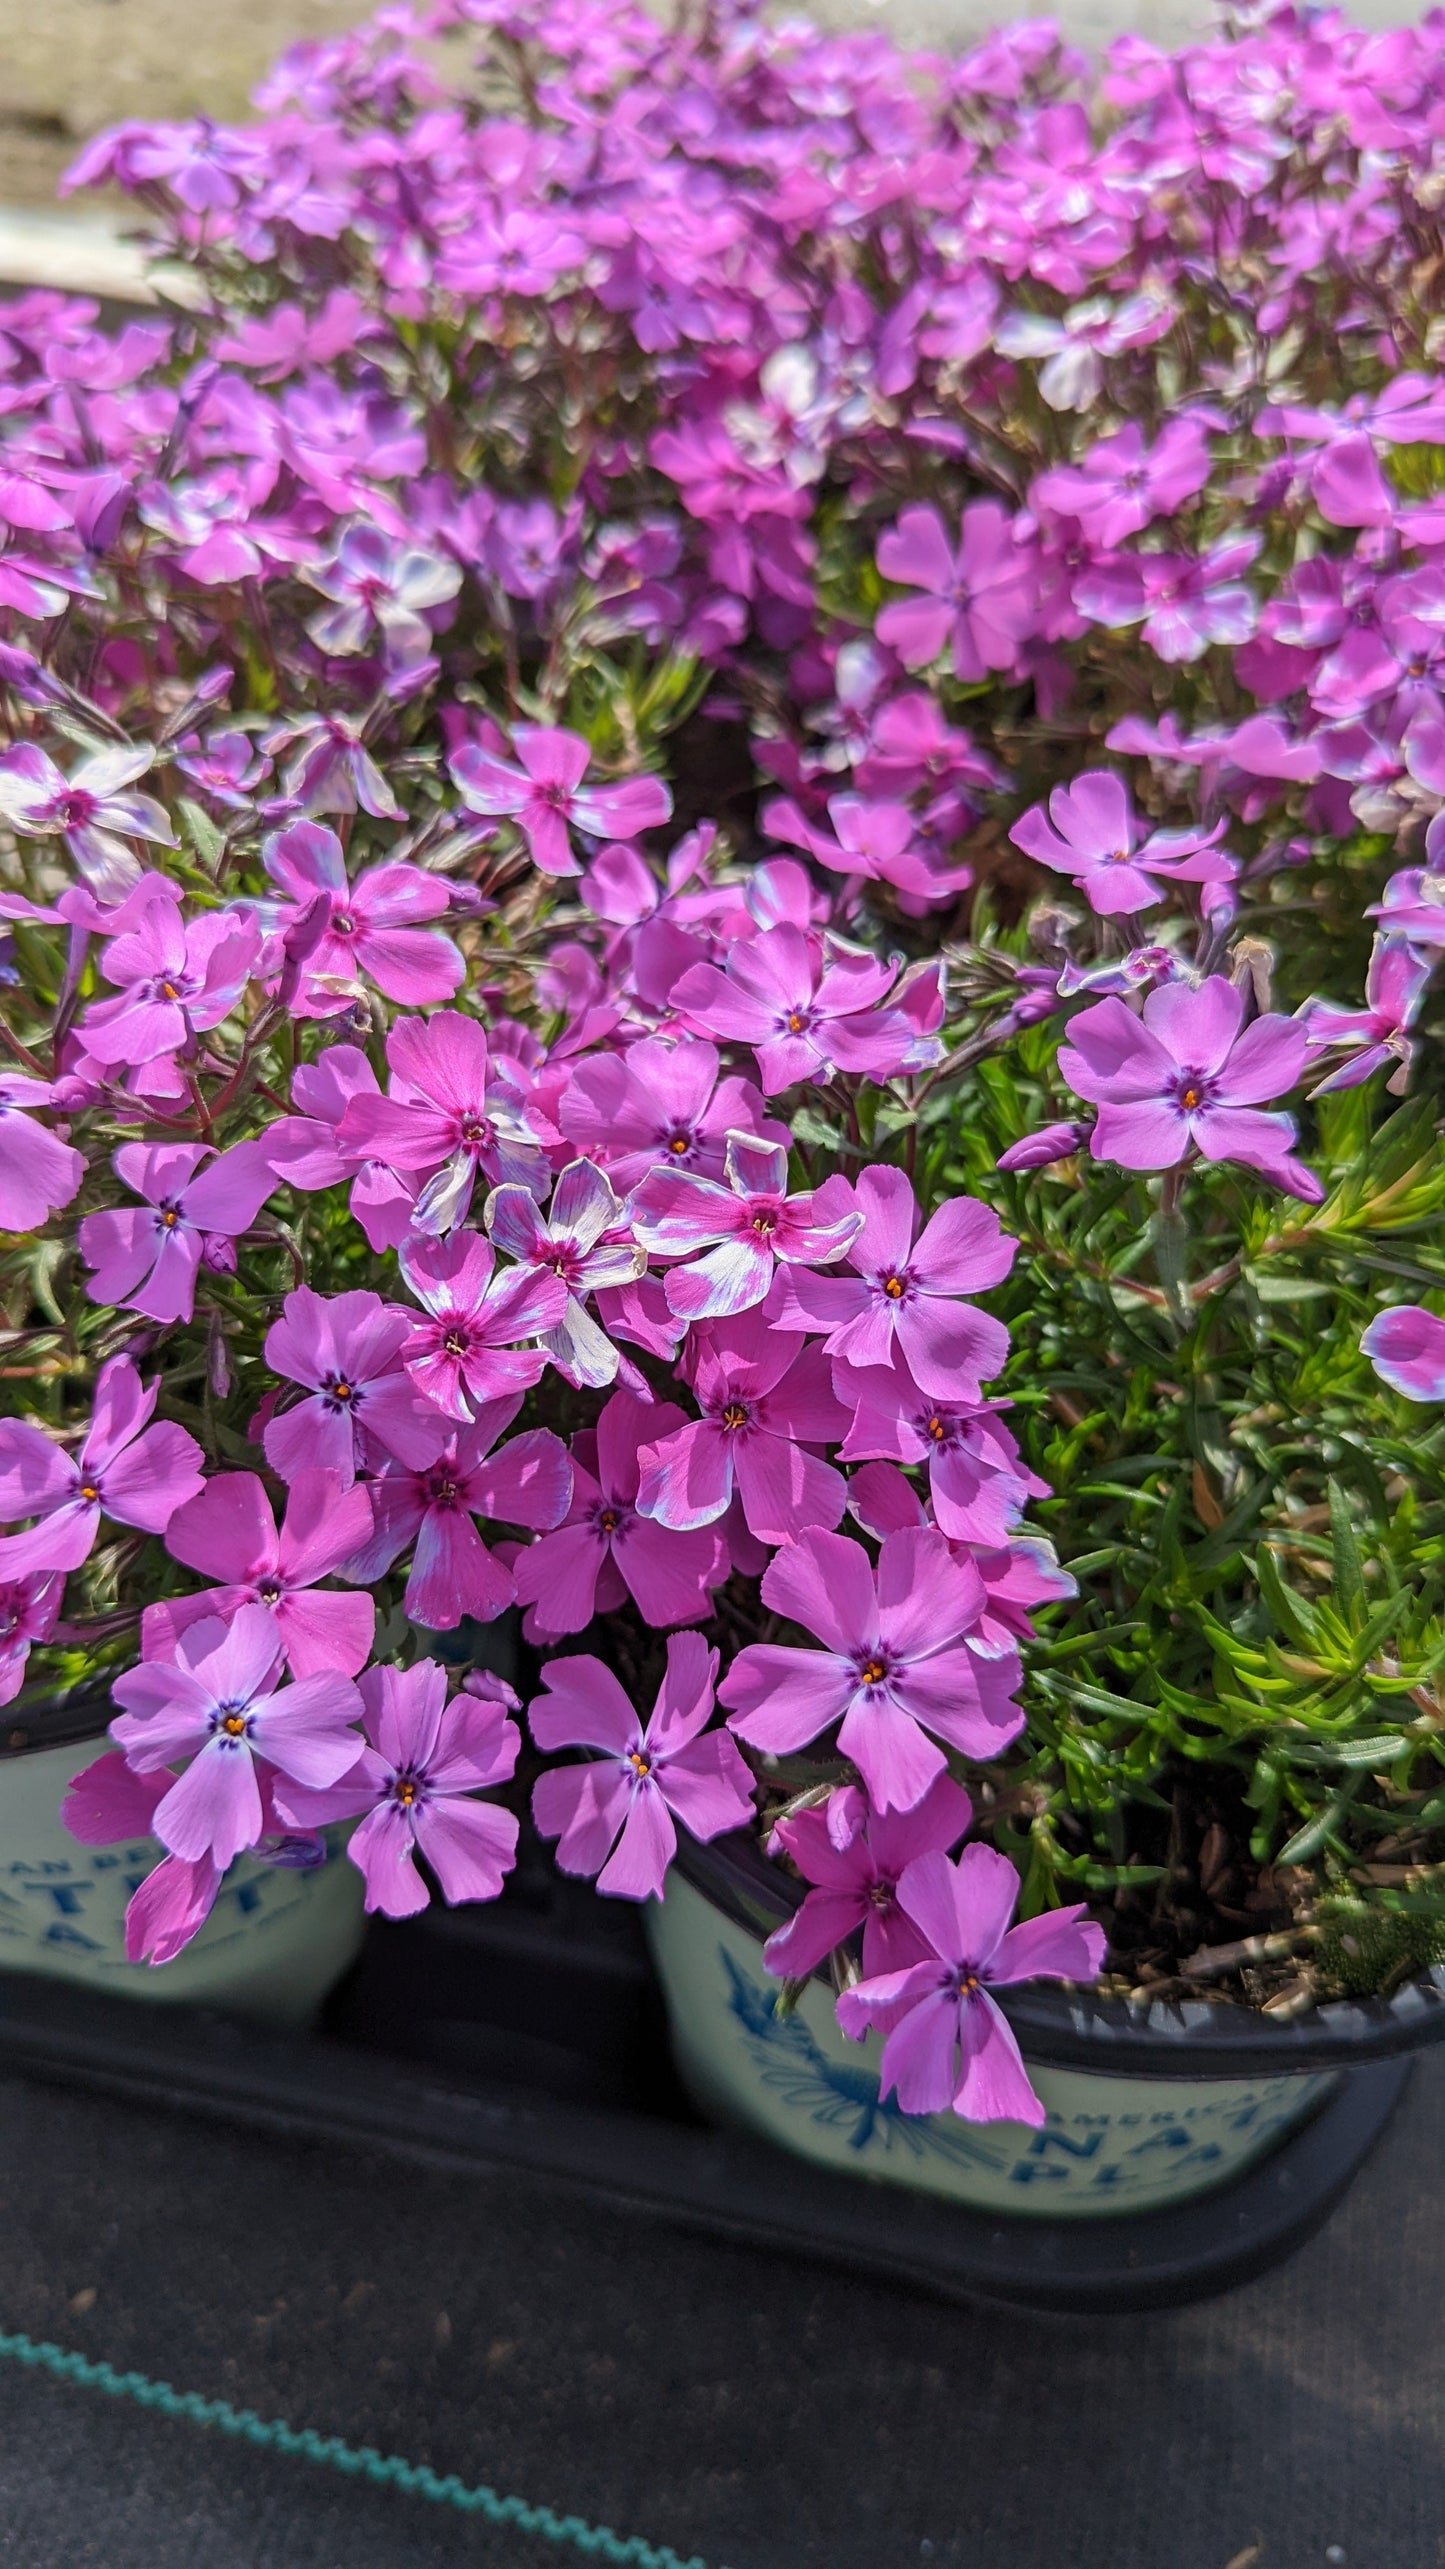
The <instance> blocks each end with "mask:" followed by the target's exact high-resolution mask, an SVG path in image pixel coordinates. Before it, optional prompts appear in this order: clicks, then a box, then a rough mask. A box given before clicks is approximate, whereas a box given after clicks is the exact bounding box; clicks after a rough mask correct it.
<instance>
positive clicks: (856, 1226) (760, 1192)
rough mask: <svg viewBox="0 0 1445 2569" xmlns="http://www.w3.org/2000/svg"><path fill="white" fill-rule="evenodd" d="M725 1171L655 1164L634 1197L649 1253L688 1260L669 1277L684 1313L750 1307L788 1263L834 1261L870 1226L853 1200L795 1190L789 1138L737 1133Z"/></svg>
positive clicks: (702, 1316) (711, 1316)
mask: <svg viewBox="0 0 1445 2569" xmlns="http://www.w3.org/2000/svg"><path fill="white" fill-rule="evenodd" d="M724 1174H725V1179H726V1183H725V1184H724V1185H722V1186H718V1185H715V1184H714V1183H713V1181H712V1179H710V1178H704V1177H696V1176H693V1175H692V1174H690V1173H689V1172H688V1171H687V1170H685V1169H670V1168H661V1169H654V1170H653V1171H652V1172H651V1174H650V1175H649V1176H647V1177H645V1178H644V1179H643V1181H642V1184H641V1186H640V1187H638V1189H637V1191H636V1193H635V1194H634V1196H633V1197H632V1200H631V1214H632V1227H633V1231H634V1233H635V1234H636V1237H637V1238H638V1239H639V1240H640V1241H641V1243H642V1246H643V1247H644V1249H646V1251H647V1252H648V1255H649V1256H650V1257H659V1258H677V1259H682V1260H686V1261H687V1263H686V1264H685V1265H680V1266H676V1267H674V1268H673V1269H672V1270H671V1272H670V1273H669V1275H668V1276H667V1279H666V1293H667V1302H668V1307H669V1309H670V1310H672V1311H674V1312H676V1313H677V1315H678V1317H679V1318H680V1319H683V1320H717V1319H722V1318H725V1317H727V1316H728V1315H730V1314H732V1313H734V1312H739V1311H750V1310H751V1309H752V1308H753V1306H754V1304H755V1303H759V1302H762V1301H763V1300H764V1298H765V1297H766V1295H767V1293H768V1291H769V1288H770V1286H771V1285H772V1281H773V1277H774V1275H775V1274H776V1272H777V1266H778V1264H779V1263H780V1262H781V1263H782V1264H783V1265H785V1266H788V1267H789V1268H792V1267H795V1266H826V1265H828V1264H829V1263H830V1262H831V1260H833V1259H835V1258H840V1257H841V1256H842V1255H843V1252H844V1250H845V1249H846V1248H847V1246H848V1244H849V1242H850V1240H852V1239H853V1237H854V1235H855V1234H856V1233H857V1232H858V1231H859V1230H860V1229H861V1228H862V1219H863V1217H862V1215H861V1214H860V1213H859V1212H858V1211H856V1210H855V1209H854V1208H853V1207H852V1206H851V1205H849V1206H845V1207H842V1208H840V1209H839V1210H838V1211H837V1212H835V1213H831V1214H830V1213H827V1212H825V1211H824V1210H823V1208H822V1207H821V1206H820V1204H819V1199H818V1197H817V1196H816V1195H811V1194H805V1195H789V1193H788V1191H787V1187H788V1155H787V1152H786V1151H785V1150H784V1149H783V1147H782V1145H781V1144H775V1143H769V1142H760V1141H757V1140H755V1139H754V1138H753V1136H752V1135H751V1134H748V1133H730V1134H729V1135H728V1143H727V1153H726V1158H725V1160H724ZM700 1251H701V1252H703V1253H705V1254H702V1255H699V1254H698V1253H699V1252H700ZM806 1325H807V1326H811V1323H808V1324H806Z"/></svg>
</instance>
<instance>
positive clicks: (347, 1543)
mask: <svg viewBox="0 0 1445 2569" xmlns="http://www.w3.org/2000/svg"><path fill="white" fill-rule="evenodd" d="M371 1525H372V1512H371V1499H370V1496H369V1494H368V1492H367V1491H366V1490H365V1489H364V1488H363V1487H362V1486H361V1484H360V1483H359V1482H353V1483H352V1485H351V1487H350V1488H349V1489H348V1488H347V1487H346V1485H345V1484H344V1482H343V1481H342V1478H341V1476H340V1474H339V1473H337V1472H314V1471H303V1472H298V1473H297V1474H296V1476H295V1478H294V1480H293V1481H292V1483H291V1485H290V1488H289V1489H288V1491H287V1493H286V1517H285V1522H284V1524H283V1525H282V1527H281V1529H280V1531H279V1533H278V1531H277V1528H276V1523H275V1520H274V1518H273V1516H272V1514H271V1503H270V1501H269V1499H268V1498H267V1496H266V1491H265V1486H264V1484H263V1483H262V1482H261V1481H260V1480H259V1479H258V1478H257V1476H256V1474H255V1473H254V1472H217V1473H215V1474H214V1475H213V1477H212V1478H211V1479H210V1480H209V1481H207V1483H206V1485H205V1487H204V1489H202V1490H200V1491H198V1493H197V1494H196V1496H195V1497H194V1498H192V1499H188V1500H186V1501H185V1502H184V1503H183V1504H182V1505H181V1506H180V1507H178V1508H177V1509H176V1510H175V1512H174V1514H173V1515H172V1516H171V1518H170V1519H169V1521H168V1523H167V1525H166V1530H165V1531H166V1550H167V1551H168V1552H169V1553H170V1555H171V1558H172V1559H173V1560H175V1561H183V1562H184V1563H185V1565H186V1568H187V1569H188V1570H199V1571H200V1573H201V1575H202V1577H203V1578H206V1579H214V1580H218V1581H219V1582H220V1585H219V1586H217V1587H213V1588H203V1589H200V1590H199V1591H198V1592H197V1593H196V1594H195V1595H194V1596H189V1597H165V1598H162V1600H161V1601H160V1602H159V1604H156V1605H150V1606H146V1607H145V1608H144V1609H143V1611H142V1614H141V1650H142V1655H143V1656H144V1657H145V1658H147V1659H173V1658H174V1657H175V1653H176V1644H177V1641H178V1640H179V1637H180V1635H181V1634H182V1633H183V1632H189V1630H190V1629H191V1626H192V1625H193V1624H197V1623H201V1622H203V1621H204V1620H205V1618H206V1617H207V1616H212V1617H216V1616H219V1618H220V1620H221V1621H222V1622H223V1623H229V1622H230V1621H231V1619H232V1617H233V1616H235V1615H236V1614H238V1613H239V1612H240V1609H241V1608H242V1606H261V1607H262V1608H264V1610H265V1612H266V1613H267V1614H269V1615H270V1617H271V1620H272V1623H273V1625H274V1627H275V1632H276V1641H277V1647H278V1648H279V1649H280V1650H281V1651H282V1652H283V1653H284V1655H285V1659H286V1664H287V1666H288V1667H289V1668H290V1671H291V1674H292V1676H293V1677H320V1676H324V1675H325V1674H326V1672H327V1671H328V1670H329V1669H330V1670H334V1671H335V1672H336V1673H337V1674H338V1675H339V1676H342V1677H355V1676H356V1675H357V1674H358V1673H359V1671H360V1670H361V1669H363V1668H364V1667H365V1665H366V1662H367V1660H368V1659H369V1658H370V1656H371V1644H372V1639H373V1636H374V1634H375V1630H376V1602H375V1599H374V1598H372V1597H368V1596H357V1595H354V1594H348V1593H347V1592H345V1591H343V1590H340V1589H321V1588H318V1586H317V1581H318V1580H320V1579H327V1578H330V1577H331V1576H332V1574H333V1572H335V1571H337V1570H339V1569H340V1568H341V1567H342V1565H343V1563H344V1562H346V1561H348V1560H349V1559H350V1557H351V1555H352V1554H353V1553H354V1552H356V1551H358V1550H359V1549H360V1548H361V1546H362V1545H363V1543H364V1542H365V1541H366V1539H367V1537H368V1535H369V1534H370V1532H371Z"/></svg>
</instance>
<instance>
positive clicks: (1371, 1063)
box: [1302, 910, 1445, 1097]
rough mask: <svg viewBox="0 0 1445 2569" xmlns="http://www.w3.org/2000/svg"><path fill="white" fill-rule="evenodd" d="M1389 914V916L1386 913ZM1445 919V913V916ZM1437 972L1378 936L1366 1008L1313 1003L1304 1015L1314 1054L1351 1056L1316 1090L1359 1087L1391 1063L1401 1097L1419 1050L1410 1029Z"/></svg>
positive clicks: (1392, 1083) (1444, 914)
mask: <svg viewBox="0 0 1445 2569" xmlns="http://www.w3.org/2000/svg"><path fill="white" fill-rule="evenodd" d="M1386 915H1388V913H1387V914H1386ZM1440 916H1441V919H1442V921H1445V910H1442V911H1441V913H1440ZM1433 969H1434V966H1433V963H1432V962H1431V961H1430V960H1429V958H1428V957H1426V956H1423V955H1420V954H1417V953H1416V952H1415V951H1414V949H1413V948H1412V946H1411V945H1410V944H1409V942H1408V940H1407V939H1406V938H1404V937H1401V936H1384V937H1376V939H1375V942H1374V945H1373V946H1372V948H1371V950H1370V968H1369V972H1368V974H1367V976H1366V980H1365V1004H1364V1006H1363V1008H1342V1007H1341V1006H1340V1004H1339V1002H1338V1001H1337V1000H1334V999H1312V1000H1311V1001H1310V1003H1309V1006H1308V1007H1307V1008H1306V1009H1305V1010H1304V1011H1303V1012H1302V1013H1303V1016H1304V1022H1305V1027H1306V1030H1307V1032H1308V1035H1309V1043H1310V1050H1311V1052H1318V1051H1324V1050H1326V1049H1328V1050H1331V1051H1333V1050H1335V1049H1336V1048H1340V1049H1343V1050H1344V1051H1346V1052H1347V1053H1348V1056H1349V1058H1348V1059H1347V1060H1346V1061H1344V1062H1342V1063H1341V1065H1340V1068H1339V1069H1338V1070H1335V1071H1331V1073H1330V1075H1329V1077H1328V1079H1322V1080H1320V1081H1319V1082H1318V1084H1317V1086H1316V1087H1315V1088H1314V1089H1312V1091H1311V1095H1312V1096H1315V1097H1321V1096H1323V1095H1324V1094H1325V1092H1326V1090H1328V1089H1332V1088H1358V1087H1359V1086H1360V1084H1361V1082H1362V1081H1364V1080H1367V1079H1369V1078H1370V1077H1371V1076H1372V1074H1373V1073H1374V1072H1375V1071H1377V1070H1380V1069H1382V1068H1383V1066H1384V1064H1385V1063H1386V1062H1388V1063H1389V1064H1390V1065H1391V1075H1390V1078H1389V1080H1388V1081H1387V1083H1386V1085H1387V1086H1388V1087H1389V1088H1390V1089H1391V1091H1392V1092H1393V1093H1394V1094H1395V1095H1396V1096H1398V1095H1400V1094H1401V1092H1402V1091H1403V1089H1404V1086H1405V1082H1406V1080H1407V1079H1408V1077H1409V1072H1410V1063H1411V1060H1412V1058H1413V1055H1414V1046H1413V1045H1412V1044H1411V1042H1410V1028H1411V1027H1412V1026H1413V1025H1414V1023H1415V1020H1416V1018H1417V1017H1418V1016H1419V1014H1420V1010H1421V1008H1422V1007H1423V1005H1424V1002H1425V993H1426V991H1427V990H1428V989H1429V987H1430V976H1431V973H1432V971H1433Z"/></svg>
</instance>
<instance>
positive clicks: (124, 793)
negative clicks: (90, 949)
mask: <svg viewBox="0 0 1445 2569" xmlns="http://www.w3.org/2000/svg"><path fill="white" fill-rule="evenodd" d="M154 763H155V751H154V750H153V749H148V748H135V749H130V748H121V747H116V748H113V749H100V750H97V751H95V753H94V755H93V756H91V757H89V758H83V759H82V760H81V762H80V765H79V766H78V767H77V768H76V769H75V772H74V774H73V775H71V776H66V775H64V774H63V773H62V771H61V770H60V768H58V767H57V766H56V764H55V761H54V759H53V758H49V757H47V756H46V753H45V751H44V750H43V749H37V748H36V747H35V746H34V745H33V743H31V742H29V741H22V743H21V744H20V746H19V748H17V749H9V750H7V751H6V752H5V754H4V756H3V758H0V819H4V820H6V821H8V822H9V824H10V827H11V828H12V829H13V830H18V831H19V832H20V834H21V836H22V837H24V838H54V837H60V838H63V839H64V841H65V845H66V848H67V851H68V852H69V854H70V856H71V858H72V859H73V861H74V863H75V865H76V867H77V869H78V870H79V872H80V874H81V875H82V876H83V878H84V880H85V881H86V882H87V883H88V884H89V885H90V887H91V889H92V891H94V892H96V893H98V894H99V895H100V896H101V898H102V899H104V900H107V901H116V900H119V898H120V897H121V895H122V893H124V892H128V891H129V890H130V889H131V886H132V885H133V884H134V883H135V882H136V881H137V880H138V879H139V876H140V871H141V868H140V861H139V859H138V858H137V856H136V854H135V851H134V849H133V848H130V847H128V846H127V845H126V841H127V840H128V839H133V838H144V839H157V840H159V841H160V842H161V844H162V845H163V846H165V847H174V846H175V843H176V842H175V836H174V833H173V831H172V829H171V824H170V819H169V816H168V814H167V812H166V810H165V807H164V805H163V804H161V803H157V802H156V801H154V800H153V798H152V797H151V796H150V795H149V794H135V793H132V792H130V791H129V788H130V787H131V786H133V785H134V783H135V780H136V778H137V777H138V776H144V775H145V773H146V771H147V769H148V768H149V767H151V766H153V765H154Z"/></svg>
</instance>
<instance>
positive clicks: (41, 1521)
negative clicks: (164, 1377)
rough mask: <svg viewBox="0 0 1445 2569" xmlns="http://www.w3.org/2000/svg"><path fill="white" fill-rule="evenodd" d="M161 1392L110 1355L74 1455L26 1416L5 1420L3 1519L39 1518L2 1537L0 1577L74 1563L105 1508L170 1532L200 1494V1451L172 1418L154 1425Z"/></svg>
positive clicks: (0, 1433) (0, 1465)
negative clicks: (173, 1519)
mask: <svg viewBox="0 0 1445 2569" xmlns="http://www.w3.org/2000/svg"><path fill="white" fill-rule="evenodd" d="M159 1395H160V1385H159V1383H151V1384H150V1385H149V1386H147V1385H146V1384H143V1383H142V1381H141V1378H140V1376H139V1374H138V1373H137V1371H136V1369H135V1366H134V1364H133V1362H132V1360H131V1358H130V1357H129V1356H112V1357H111V1358H110V1360H109V1362H108V1363H107V1364H104V1365H102V1367H101V1369H100V1372H99V1374H98V1375H97V1376H96V1383H95V1407H94V1409H93V1411H92V1413H91V1421H90V1426H89V1428H88V1429H87V1430H86V1435H85V1440H84V1443H83V1444H82V1445H81V1447H80V1450H79V1452H78V1453H76V1454H74V1455H71V1454H68V1453H67V1452H66V1450H65V1448H64V1446H62V1445H58V1444H57V1443H56V1442H55V1440H54V1438H53V1437H50V1436H47V1435H46V1434H45V1433H44V1431H43V1430H42V1429H41V1428H38V1427H36V1426H33V1425H32V1423H31V1422H30V1420H29V1419H25V1418H10V1419H0V1522H3V1523H6V1524H9V1523H12V1522H13V1521H14V1519H15V1518H16V1517H21V1516H33V1517H35V1518H36V1519H37V1522H36V1524H35V1525H33V1526H32V1527H31V1528H30V1531H29V1532H28V1533H26V1534H11V1535H6V1536H4V1537H0V1579H5V1580H14V1579H28V1578H31V1577H33V1576H35V1575H37V1574H41V1575H48V1573H49V1572H51V1571H52V1570H74V1569H76V1568H77V1567H78V1566H79V1564H80V1563H81V1562H82V1561H84V1560H85V1559H86V1557H87V1555H88V1554H89V1553H90V1551H91V1549H92V1547H93V1546H94V1543H95V1539H96V1536H97V1535H98V1533H99V1532H100V1520H101V1517H102V1516H103V1515H104V1516H109V1517H114V1518H115V1519H116V1521H117V1523H118V1524H121V1525H134V1526H139V1527H140V1528H141V1529H142V1531H143V1532H144V1533H146V1534H160V1533H163V1532H164V1530H165V1526H166V1522H167V1520H168V1518H169V1517H170V1515H171V1513H172V1510H173V1509H175V1508H177V1507H181V1506H184V1505H185V1503H186V1502H187V1501H188V1500H189V1499H192V1498H194V1497H195V1495H196V1492H197V1491H198V1490H199V1489H200V1486H201V1478H202V1474H201V1449H200V1447H199V1445H198V1444H197V1443H196V1440H195V1438H194V1437H193V1436H188V1435H187V1434H186V1431H185V1429H184V1428H183V1427H175V1426H172V1425H171V1423H170V1422H169V1421H168V1420H162V1422H161V1423H160V1425H159V1426H155V1427H152V1426H151V1425H149V1423H148V1422H149V1420H150V1418H151V1416H152V1413H153V1411H154V1409H155V1405H156V1401H157V1399H158V1398H159Z"/></svg>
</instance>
